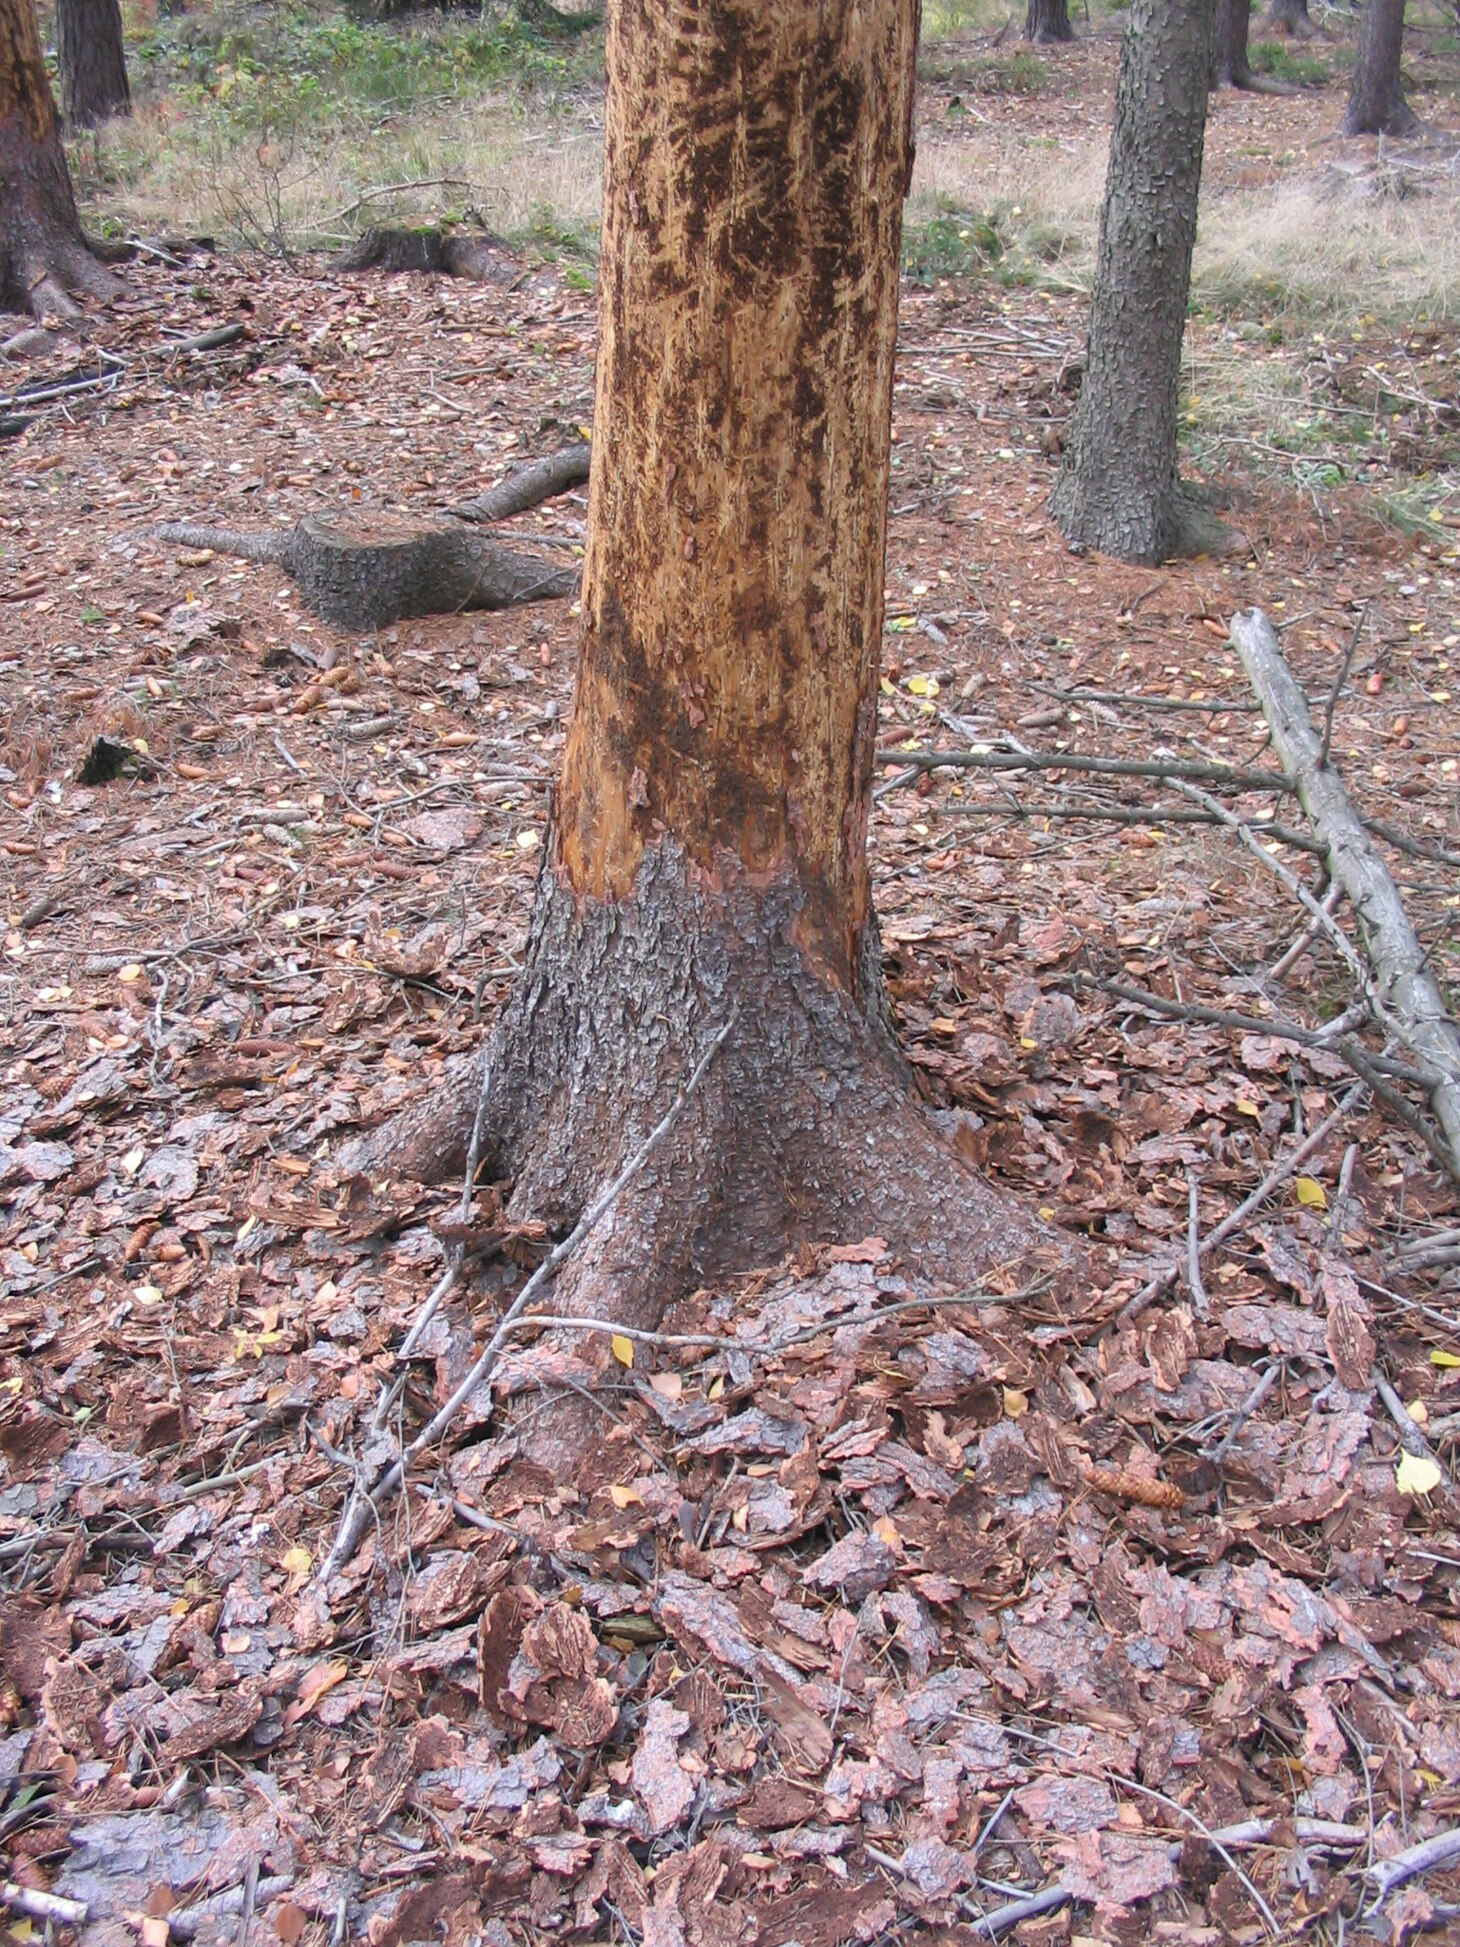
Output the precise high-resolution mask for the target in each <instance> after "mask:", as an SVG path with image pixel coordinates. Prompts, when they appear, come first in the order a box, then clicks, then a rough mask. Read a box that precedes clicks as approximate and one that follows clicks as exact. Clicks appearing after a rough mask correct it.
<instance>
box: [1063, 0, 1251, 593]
mask: <svg viewBox="0 0 1460 1947" xmlns="http://www.w3.org/2000/svg"><path fill="white" fill-rule="evenodd" d="M1216 5H1217V0H1191V3H1190V4H1189V5H1176V4H1174V0H1132V5H1131V9H1130V20H1129V25H1128V26H1127V28H1126V34H1125V41H1124V45H1123V47H1122V49H1121V60H1120V81H1119V84H1118V86H1117V89H1116V98H1115V129H1114V132H1113V134H1112V137H1111V144H1110V167H1109V173H1108V175H1107V178H1106V186H1105V207H1104V210H1103V212H1102V214H1101V219H1100V250H1099V256H1098V259H1097V263H1096V271H1095V293H1094V299H1093V302H1092V306H1091V314H1090V346H1089V353H1088V358H1087V362H1086V370H1085V378H1084V383H1083V384H1082V386H1081V388H1080V400H1079V404H1078V406H1077V407H1076V409H1075V418H1074V426H1073V429H1072V432H1071V435H1070V438H1069V441H1068V444H1067V446H1066V449H1065V458H1064V465H1063V467H1062V469H1061V472H1060V477H1059V479H1058V481H1057V482H1056V484H1055V489H1054V493H1053V494H1052V495H1051V497H1050V512H1051V513H1052V514H1053V516H1054V518H1055V520H1056V521H1057V522H1058V523H1059V526H1060V528H1061V530H1062V531H1063V533H1064V534H1065V536H1066V538H1067V539H1068V540H1070V541H1071V542H1073V543H1074V544H1076V545H1077V546H1080V547H1087V548H1094V549H1097V550H1099V552H1101V553H1102V554H1113V555H1117V556H1118V557H1119V558H1120V559H1121V560H1123V561H1139V562H1155V561H1163V560H1165V559H1166V558H1167V557H1168V556H1169V555H1172V554H1175V553H1179V552H1181V551H1183V550H1190V549H1194V548H1201V547H1209V546H1211V545H1213V543H1214V539H1215V534H1216V532H1219V530H1216V524H1215V523H1214V522H1211V521H1210V520H1207V519H1204V517H1202V516H1200V515H1199V514H1198V513H1197V512H1196V510H1195V509H1194V508H1193V506H1192V505H1191V503H1190V501H1189V500H1188V498H1187V496H1186V494H1185V492H1184V491H1183V489H1182V486H1181V482H1180V478H1179V476H1178V472H1177V455H1176V404H1177V391H1178V385H1179V380H1180V370H1181V338H1182V332H1183V330H1184V328H1185V323H1186V300H1187V293H1188V291H1189V289H1190V285H1191V253H1192V246H1193V244H1194V243H1195V240H1196V209H1197V194H1198V191H1199V189H1200V185H1201V163H1202V145H1203V140H1204V136H1205V130H1206V112H1207V96H1208V91H1209V84H1210V80H1211V70H1212V47H1213V38H1214V33H1215V26H1216Z"/></svg>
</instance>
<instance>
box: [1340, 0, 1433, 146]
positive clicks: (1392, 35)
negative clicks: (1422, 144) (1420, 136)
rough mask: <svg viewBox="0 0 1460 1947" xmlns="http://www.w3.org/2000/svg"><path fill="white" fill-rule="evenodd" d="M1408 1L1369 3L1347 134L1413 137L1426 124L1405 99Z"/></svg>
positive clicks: (1361, 24) (1345, 124)
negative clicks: (1402, 68)
mask: <svg viewBox="0 0 1460 1947" xmlns="http://www.w3.org/2000/svg"><path fill="white" fill-rule="evenodd" d="M1403 53H1404V0H1368V3H1367V5H1366V6H1365V8H1364V11H1363V15H1362V17H1361V19H1360V22H1359V47H1358V56H1357V59H1356V60H1355V63H1354V78H1353V85H1352V87H1351V88H1350V90H1349V98H1348V107H1347V109H1346V110H1345V112H1344V118H1343V132H1344V134H1345V135H1413V134H1414V132H1415V130H1416V129H1418V128H1419V127H1420V126H1421V124H1420V119H1419V117H1418V115H1416V114H1415V112H1414V110H1413V109H1412V108H1411V107H1410V105H1409V103H1408V102H1407V101H1406V100H1405V96H1404V81H1403V78H1402V75H1401V72H1400V63H1401V59H1402V56H1403Z"/></svg>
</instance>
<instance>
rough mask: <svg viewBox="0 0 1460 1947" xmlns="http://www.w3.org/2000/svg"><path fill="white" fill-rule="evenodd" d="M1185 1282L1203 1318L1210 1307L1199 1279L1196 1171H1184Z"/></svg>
mask: <svg viewBox="0 0 1460 1947" xmlns="http://www.w3.org/2000/svg"><path fill="white" fill-rule="evenodd" d="M1186 1282H1187V1284H1188V1286H1189V1287H1190V1290H1191V1303H1192V1309H1193V1310H1194V1311H1195V1313H1196V1315H1197V1317H1198V1318H1205V1317H1206V1315H1207V1312H1208V1310H1209V1309H1210V1307H1209V1306H1208V1303H1207V1288H1206V1286H1205V1285H1204V1284H1203V1283H1202V1280H1201V1191H1200V1189H1199V1187H1198V1185H1197V1180H1196V1171H1195V1170H1193V1169H1191V1168H1189V1167H1188V1169H1187V1172H1186Z"/></svg>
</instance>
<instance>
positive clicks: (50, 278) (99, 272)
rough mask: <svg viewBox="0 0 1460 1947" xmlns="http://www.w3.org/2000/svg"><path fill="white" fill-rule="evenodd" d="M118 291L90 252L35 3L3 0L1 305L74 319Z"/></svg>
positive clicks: (0, 70) (0, 39) (0, 17)
mask: <svg viewBox="0 0 1460 1947" xmlns="http://www.w3.org/2000/svg"><path fill="white" fill-rule="evenodd" d="M116 288H117V286H116V280H115V279H114V278H112V277H110V276H109V275H108V274H107V273H106V272H105V271H104V270H103V269H102V268H101V266H100V265H99V264H98V263H97V262H96V260H95V258H94V257H93V256H92V255H91V252H90V251H89V250H88V249H87V246H86V240H85V238H84V237H83V236H82V234H81V223H80V220H79V218H78V217H77V214H76V199H75V197H74V196H73V195H72V192H71V177H70V174H69V172H68V170H67V168H66V155H65V151H64V150H63V149H62V147H61V131H60V127H59V125H58V123H57V121H56V106H55V103H54V102H53V101H52V100H51V89H50V84H49V82H48V81H47V80H46V71H45V67H44V65H43V64H42V61H41V44H40V36H39V34H38V33H37V31H36V20H35V11H34V8H33V6H32V4H31V0H0V307H3V308H4V309H6V310H16V311H29V312H31V313H33V315H34V316H36V317H38V318H43V317H74V316H75V315H76V306H75V305H74V304H73V303H72V301H71V295H70V294H71V293H75V294H77V295H79V296H96V297H101V296H107V295H109V294H110V293H111V292H113V291H114V290H115V289H116Z"/></svg>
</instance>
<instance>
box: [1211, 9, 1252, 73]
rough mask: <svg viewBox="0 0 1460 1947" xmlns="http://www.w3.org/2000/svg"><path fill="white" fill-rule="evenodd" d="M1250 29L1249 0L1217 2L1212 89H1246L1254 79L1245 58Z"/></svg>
mask: <svg viewBox="0 0 1460 1947" xmlns="http://www.w3.org/2000/svg"><path fill="white" fill-rule="evenodd" d="M1251 26H1252V0H1217V59H1216V71H1215V85H1216V86H1217V87H1218V88H1250V87H1251V86H1252V83H1253V81H1254V80H1255V78H1256V77H1255V76H1254V75H1253V72H1252V67H1251V64H1250V62H1249V61H1248V58H1247V36H1248V33H1249V31H1250V30H1251Z"/></svg>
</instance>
